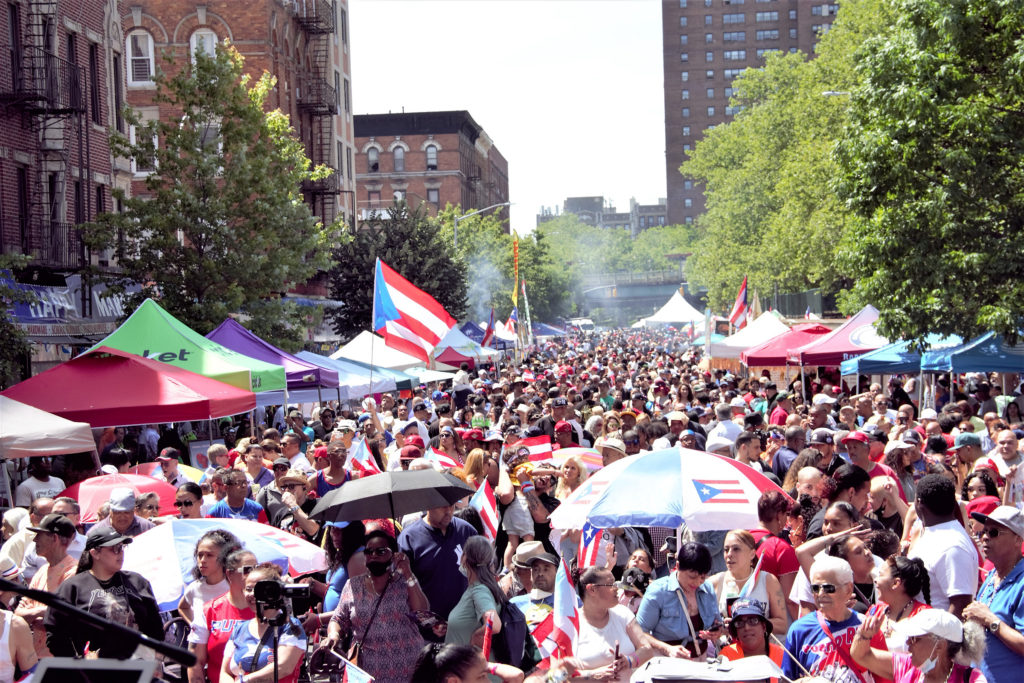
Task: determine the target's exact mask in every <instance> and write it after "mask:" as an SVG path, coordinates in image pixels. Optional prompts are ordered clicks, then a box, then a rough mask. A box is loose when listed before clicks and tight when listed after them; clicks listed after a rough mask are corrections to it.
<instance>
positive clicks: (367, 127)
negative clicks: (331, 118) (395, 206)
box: [355, 111, 509, 230]
mask: <svg viewBox="0 0 1024 683" xmlns="http://www.w3.org/2000/svg"><path fill="white" fill-rule="evenodd" d="M355 132H356V140H355V142H356V149H357V159H356V169H357V172H356V181H357V185H358V192H359V201H358V207H359V214H360V218H365V217H368V216H369V215H370V213H372V212H373V211H374V210H377V209H384V208H387V207H388V206H390V205H391V203H392V201H393V200H394V199H396V198H397V199H404V200H405V201H406V202H408V203H409V204H410V205H412V206H419V205H420V204H423V203H426V204H427V205H428V209H429V211H430V212H431V214H435V215H436V212H437V211H438V210H440V209H443V208H444V207H445V206H446V205H447V204H452V205H453V206H454V205H459V206H461V207H462V210H463V211H464V212H468V211H472V210H474V209H482V208H485V207H488V206H492V205H494V204H501V203H503V202H507V201H508V162H507V161H506V160H505V157H503V156H502V155H501V152H499V151H498V148H497V147H496V146H495V145H494V141H493V140H491V138H490V136H489V135H487V133H486V132H485V131H484V129H483V128H482V127H481V126H480V125H479V124H477V122H476V121H474V120H473V117H472V116H470V115H469V112H467V111H435V112H419V113H411V114H407V113H402V114H366V115H359V116H356V117H355ZM494 215H495V216H498V217H499V218H500V219H501V220H502V221H503V222H505V224H506V226H507V225H508V218H509V211H508V207H507V206H506V207H502V208H500V209H499V210H496V211H495V212H494ZM507 229H508V228H507V227H506V230H507Z"/></svg>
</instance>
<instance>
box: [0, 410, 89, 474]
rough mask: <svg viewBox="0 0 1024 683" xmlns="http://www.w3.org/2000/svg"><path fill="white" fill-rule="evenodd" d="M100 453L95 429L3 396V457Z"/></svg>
mask: <svg viewBox="0 0 1024 683" xmlns="http://www.w3.org/2000/svg"><path fill="white" fill-rule="evenodd" d="M95 450H96V441H95V440H94V439H93V438H92V428H91V427H90V426H89V425H88V424H86V423H85V422H72V421H71V420H65V419H64V418H63V417H58V416H56V415H52V414H50V413H47V412H46V411H43V410H39V409H38V408H35V407H33V406H30V405H26V404H24V403H21V402H20V401H15V400H14V399H12V398H7V397H6V396H0V457H2V458H3V459H5V460H8V459H11V458H31V457H34V456H37V455H60V454H62V453H83V452H90V451H95Z"/></svg>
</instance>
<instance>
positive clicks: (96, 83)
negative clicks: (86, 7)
mask: <svg viewBox="0 0 1024 683" xmlns="http://www.w3.org/2000/svg"><path fill="white" fill-rule="evenodd" d="M89 108H90V109H91V110H92V112H91V113H92V122H93V123H98V124H100V125H103V114H102V112H101V111H100V46H99V45H97V44H96V43H89Z"/></svg>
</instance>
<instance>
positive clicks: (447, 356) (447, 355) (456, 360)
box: [434, 346, 476, 370]
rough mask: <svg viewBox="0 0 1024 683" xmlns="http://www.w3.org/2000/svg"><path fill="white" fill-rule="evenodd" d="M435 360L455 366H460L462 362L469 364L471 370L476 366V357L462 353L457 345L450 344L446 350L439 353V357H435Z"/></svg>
mask: <svg viewBox="0 0 1024 683" xmlns="http://www.w3.org/2000/svg"><path fill="white" fill-rule="evenodd" d="M434 360H436V361H437V362H439V363H444V364H445V365H450V366H452V367H453V368H457V367H459V366H460V365H461V364H462V363H467V364H469V369H470V370H472V369H473V368H475V367H476V359H475V358H472V357H470V356H464V355H462V354H461V353H459V352H458V351H456V350H455V347H453V346H449V347H448V348H446V349H445V350H444V351H442V352H441V353H439V354H438V355H437V357H436V358H434Z"/></svg>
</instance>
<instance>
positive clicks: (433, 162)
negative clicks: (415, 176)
mask: <svg viewBox="0 0 1024 683" xmlns="http://www.w3.org/2000/svg"><path fill="white" fill-rule="evenodd" d="M427 170H428V171H436V170H437V145H427Z"/></svg>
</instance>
